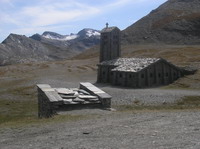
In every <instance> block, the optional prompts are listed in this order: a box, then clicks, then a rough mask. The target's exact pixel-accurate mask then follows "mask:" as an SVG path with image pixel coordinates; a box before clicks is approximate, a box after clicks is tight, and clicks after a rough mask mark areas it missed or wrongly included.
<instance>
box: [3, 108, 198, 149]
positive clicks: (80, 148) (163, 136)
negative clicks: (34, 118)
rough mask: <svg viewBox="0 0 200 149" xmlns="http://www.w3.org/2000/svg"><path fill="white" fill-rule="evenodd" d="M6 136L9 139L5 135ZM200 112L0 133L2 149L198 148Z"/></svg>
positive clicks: (115, 116) (106, 118)
mask: <svg viewBox="0 0 200 149" xmlns="http://www.w3.org/2000/svg"><path fill="white" fill-rule="evenodd" d="M8 135H9V136H8ZM199 137H200V111H185V112H177V111H174V112H173V111H172V112H152V111H151V112H145V113H137V114H133V113H119V112H114V113H110V114H106V115H99V116H98V117H96V118H93V119H88V120H81V121H79V122H67V123H60V124H51V125H45V126H40V127H38V126H37V127H36V126H32V127H31V128H30V127H25V128H21V129H10V130H9V129H8V130H5V131H1V135H0V147H1V148H2V149H36V148H43V149H46V148H48V149H51V148H52V149H64V148H65V149H94V148H99V149H113V148H115V149H122V148H123V149H131V148H137V149H147V148H148V149H155V148H156V149H168V148H171V149H173V148H174V149H175V148H176V149H177V148H181V149H188V148H194V149H198V148H200V141H199Z"/></svg>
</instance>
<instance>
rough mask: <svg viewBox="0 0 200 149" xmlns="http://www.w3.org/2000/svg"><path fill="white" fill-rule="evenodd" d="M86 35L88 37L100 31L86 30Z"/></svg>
mask: <svg viewBox="0 0 200 149" xmlns="http://www.w3.org/2000/svg"><path fill="white" fill-rule="evenodd" d="M86 35H87V36H88V37H91V36H100V32H97V31H96V30H88V31H87V33H86Z"/></svg>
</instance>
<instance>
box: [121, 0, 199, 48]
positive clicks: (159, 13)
mask: <svg viewBox="0 0 200 149" xmlns="http://www.w3.org/2000/svg"><path fill="white" fill-rule="evenodd" d="M122 39H123V43H125V44H149V43H155V44H158V43H159V44H180V45H183V44H188V45H189V44H200V1H199V0H168V1H167V2H165V3H164V4H162V5H161V6H159V7H158V8H157V9H155V10H152V11H151V12H150V13H149V14H148V15H146V16H144V17H143V18H141V19H140V20H139V21H137V22H136V23H134V24H132V25H131V26H129V27H127V28H126V29H125V30H123V31H122Z"/></svg>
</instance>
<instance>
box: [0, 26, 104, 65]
mask: <svg viewBox="0 0 200 149" xmlns="http://www.w3.org/2000/svg"><path fill="white" fill-rule="evenodd" d="M99 41H100V33H99V31H96V30H93V29H83V30H81V31H80V32H79V33H78V34H71V35H60V34H57V33H53V32H44V33H43V34H42V35H39V34H35V35H33V36H31V37H30V38H28V37H26V36H22V35H16V34H10V35H9V36H8V37H7V38H6V39H5V40H4V41H3V42H2V43H1V44H0V65H8V64H16V63H27V62H35V61H51V60H62V59H67V58H70V57H73V56H75V55H77V54H78V53H81V52H82V51H84V50H86V49H88V48H90V47H92V46H94V45H97V44H99Z"/></svg>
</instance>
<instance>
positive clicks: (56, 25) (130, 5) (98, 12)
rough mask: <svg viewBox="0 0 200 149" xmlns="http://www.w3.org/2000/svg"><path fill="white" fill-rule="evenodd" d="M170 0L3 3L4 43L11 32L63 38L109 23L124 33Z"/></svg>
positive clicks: (0, 36) (1, 37) (0, 2)
mask: <svg viewBox="0 0 200 149" xmlns="http://www.w3.org/2000/svg"><path fill="white" fill-rule="evenodd" d="M166 1H167V0H0V42H1V41H3V40H4V39H5V38H6V37H7V36H8V35H9V34H10V33H15V34H20V35H26V36H30V35H33V34H35V33H39V34H42V33H43V32H44V31H53V32H57V33H60V34H62V35H67V34H70V33H77V32H78V31H80V30H81V29H83V28H93V29H97V30H101V29H102V28H103V27H104V26H105V23H106V22H108V23H109V25H110V26H118V27H119V28H120V29H121V30H123V29H125V28H126V27H128V26H130V25H131V24H133V23H134V22H136V21H137V20H139V19H140V18H142V17H143V16H145V15H147V14H148V13H149V12H150V11H151V10H153V9H155V8H157V7H158V6H159V5H160V4H162V3H164V2H166Z"/></svg>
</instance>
